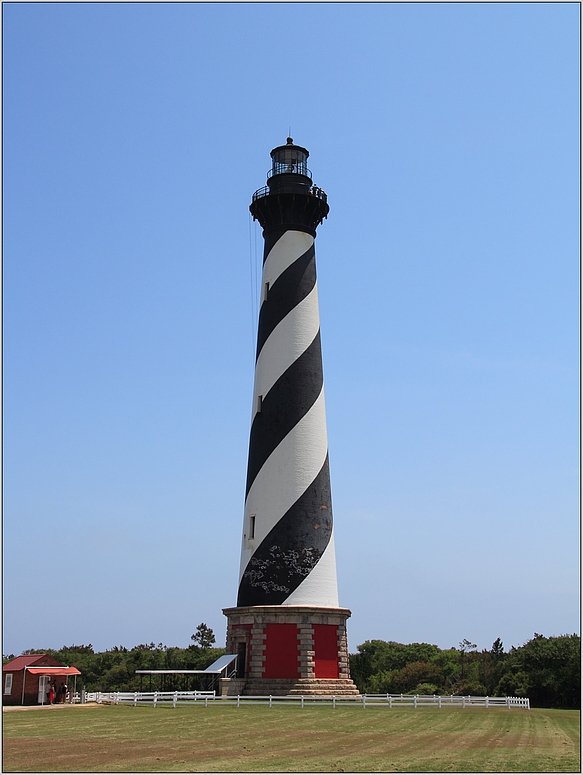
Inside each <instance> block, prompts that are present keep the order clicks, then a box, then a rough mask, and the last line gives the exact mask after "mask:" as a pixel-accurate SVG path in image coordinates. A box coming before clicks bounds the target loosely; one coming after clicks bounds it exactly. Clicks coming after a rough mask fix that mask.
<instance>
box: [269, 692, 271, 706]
mask: <svg viewBox="0 0 583 775" xmlns="http://www.w3.org/2000/svg"><path fill="white" fill-rule="evenodd" d="M269 707H270V708H271V694H270V695H269Z"/></svg>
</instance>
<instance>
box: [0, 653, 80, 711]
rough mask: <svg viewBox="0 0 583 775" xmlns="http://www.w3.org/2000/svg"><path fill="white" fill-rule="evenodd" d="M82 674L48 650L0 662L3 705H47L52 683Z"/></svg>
mask: <svg viewBox="0 0 583 775" xmlns="http://www.w3.org/2000/svg"><path fill="white" fill-rule="evenodd" d="M77 675H81V674H80V672H79V670H77V668H76V667H66V666H65V665H62V664H61V663H60V662H59V661H58V660H56V659H55V658H54V657H51V656H50V655H49V654H26V655H24V656H22V657H15V658H14V659H11V660H10V662H7V663H6V664H5V665H3V666H2V685H3V691H2V704H3V705H46V704H47V703H48V695H49V689H50V686H51V684H53V683H55V684H56V687H57V689H58V688H59V686H61V684H67V683H68V682H70V680H71V679H70V677H71V676H77Z"/></svg>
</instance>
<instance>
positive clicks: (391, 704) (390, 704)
mask: <svg viewBox="0 0 583 775" xmlns="http://www.w3.org/2000/svg"><path fill="white" fill-rule="evenodd" d="M392 707H393V698H392V697H391V696H390V695H389V708H392Z"/></svg>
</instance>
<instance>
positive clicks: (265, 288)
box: [261, 283, 269, 302]
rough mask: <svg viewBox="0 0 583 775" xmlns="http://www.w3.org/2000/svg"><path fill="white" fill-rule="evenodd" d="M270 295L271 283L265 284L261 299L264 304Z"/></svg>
mask: <svg viewBox="0 0 583 775" xmlns="http://www.w3.org/2000/svg"><path fill="white" fill-rule="evenodd" d="M268 293H269V283H264V284H263V298H262V299H261V301H262V302H264V301H267V294H268Z"/></svg>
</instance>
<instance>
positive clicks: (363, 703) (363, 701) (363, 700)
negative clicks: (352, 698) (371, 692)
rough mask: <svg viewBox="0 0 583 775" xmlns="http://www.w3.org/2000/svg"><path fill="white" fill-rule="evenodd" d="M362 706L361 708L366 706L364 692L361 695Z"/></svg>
mask: <svg viewBox="0 0 583 775" xmlns="http://www.w3.org/2000/svg"><path fill="white" fill-rule="evenodd" d="M362 708H363V710H364V708H366V694H363V695H362Z"/></svg>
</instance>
